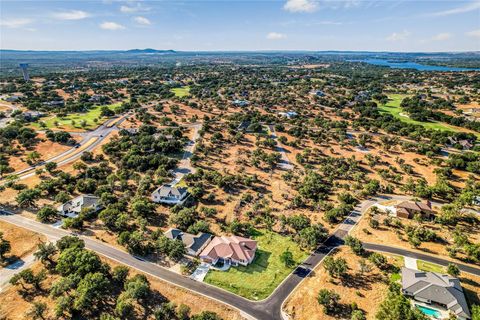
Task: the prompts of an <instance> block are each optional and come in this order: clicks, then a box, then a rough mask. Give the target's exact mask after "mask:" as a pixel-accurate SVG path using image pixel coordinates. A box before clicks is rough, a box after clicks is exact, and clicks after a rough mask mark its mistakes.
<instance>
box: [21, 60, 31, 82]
mask: <svg viewBox="0 0 480 320" xmlns="http://www.w3.org/2000/svg"><path fill="white" fill-rule="evenodd" d="M19 66H20V69H22V73H23V80H25V81H29V80H30V76H29V75H28V69H27V68H28V63H20V65H19Z"/></svg>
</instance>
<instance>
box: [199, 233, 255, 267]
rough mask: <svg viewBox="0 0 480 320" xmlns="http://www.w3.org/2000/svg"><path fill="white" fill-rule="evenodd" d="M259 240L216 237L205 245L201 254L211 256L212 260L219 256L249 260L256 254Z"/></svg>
mask: <svg viewBox="0 0 480 320" xmlns="http://www.w3.org/2000/svg"><path fill="white" fill-rule="evenodd" d="M256 250H257V242H256V241H255V240H251V239H248V238H244V237H239V236H231V237H226V236H223V237H215V238H213V240H212V241H211V242H210V243H209V244H208V245H207V246H206V247H205V249H204V250H203V251H202V253H201V254H200V256H205V257H209V258H211V259H212V260H216V259H217V258H223V259H226V258H231V259H232V260H236V261H240V260H244V261H249V260H251V259H253V257H254V256H255V251H256Z"/></svg>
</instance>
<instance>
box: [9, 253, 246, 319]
mask: <svg viewBox="0 0 480 320" xmlns="http://www.w3.org/2000/svg"><path fill="white" fill-rule="evenodd" d="M102 260H104V261H106V262H107V263H109V264H110V265H111V267H112V268H113V267H114V266H116V265H118V264H117V263H116V262H113V261H110V260H105V259H103V258H102ZM41 269H42V265H41V263H40V262H36V263H35V264H34V265H33V266H32V270H33V271H34V272H35V273H37V272H38V271H40V270H41ZM136 273H137V272H136V271H134V270H131V271H130V276H133V275H135V274H136ZM147 278H148V280H149V281H150V285H151V288H152V289H153V290H156V291H158V292H159V293H160V294H161V295H162V296H164V297H166V298H167V299H168V300H169V301H173V302H174V303H176V304H177V305H179V304H182V303H183V304H186V305H188V306H189V307H190V308H191V314H195V313H199V312H201V311H204V310H210V311H214V312H216V313H217V314H219V315H220V316H221V317H222V318H223V319H229V320H230V319H231V320H241V319H243V317H241V316H240V314H239V312H238V311H236V310H232V309H231V308H229V307H227V306H225V305H223V304H221V303H218V302H215V301H213V300H210V299H207V298H205V297H202V296H200V295H197V294H193V293H191V292H188V291H187V290H185V289H182V288H179V287H175V286H172V285H170V284H168V283H165V282H163V281H161V280H159V279H157V278H154V277H151V276H149V275H147ZM55 279H57V276H52V275H49V276H48V277H47V279H46V280H45V282H44V283H43V285H42V287H43V288H44V289H46V290H48V288H50V286H51V284H52V283H53V282H54V280H55ZM0 301H2V304H1V306H0V317H5V318H6V319H9V320H24V319H28V317H27V316H26V315H25V314H26V313H27V312H28V310H29V309H30V308H31V306H32V304H31V302H29V301H26V300H24V299H23V298H22V297H20V295H19V294H18V293H17V290H16V288H15V287H12V286H9V287H7V289H6V290H5V291H3V292H0ZM35 301H42V302H45V303H47V305H48V311H47V315H48V316H49V317H48V319H54V314H53V309H54V307H55V302H54V300H52V299H51V298H50V297H49V296H48V295H45V296H39V297H37V298H36V299H35ZM147 319H153V317H148V318H147Z"/></svg>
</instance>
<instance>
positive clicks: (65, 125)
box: [32, 102, 122, 130]
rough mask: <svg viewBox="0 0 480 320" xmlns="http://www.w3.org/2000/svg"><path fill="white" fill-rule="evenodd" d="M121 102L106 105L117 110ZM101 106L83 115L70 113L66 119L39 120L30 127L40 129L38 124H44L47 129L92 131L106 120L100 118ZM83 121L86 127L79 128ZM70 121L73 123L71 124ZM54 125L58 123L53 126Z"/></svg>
mask: <svg viewBox="0 0 480 320" xmlns="http://www.w3.org/2000/svg"><path fill="white" fill-rule="evenodd" d="M121 104H122V102H117V103H114V104H111V105H108V106H107V107H109V108H110V109H112V110H115V109H117V108H118V107H119V106H120V105H121ZM102 107H103V106H95V107H93V108H91V109H90V110H89V111H88V112H85V113H72V114H69V115H67V116H66V117H56V116H54V117H50V118H42V119H40V120H39V122H34V123H32V126H34V127H35V128H37V129H40V128H41V126H40V122H43V123H45V124H46V126H47V127H46V128H47V129H67V130H75V129H80V130H82V129H84V130H92V129H94V128H96V127H97V126H98V125H100V124H102V123H103V122H104V121H105V120H106V119H107V118H105V117H103V118H102V117H100V113H101V109H102ZM95 119H98V120H97V122H95ZM83 120H85V121H86V125H85V126H84V127H82V126H81V122H82V121H83ZM72 121H74V122H75V123H74V124H73V123H72ZM55 123H58V124H57V125H55Z"/></svg>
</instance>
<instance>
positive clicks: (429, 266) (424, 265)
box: [417, 260, 445, 273]
mask: <svg viewBox="0 0 480 320" xmlns="http://www.w3.org/2000/svg"><path fill="white" fill-rule="evenodd" d="M417 268H418V270H422V271H430V272H437V273H445V269H444V268H443V267H442V266H440V265H438V264H434V263H430V262H427V261H423V260H417Z"/></svg>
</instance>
